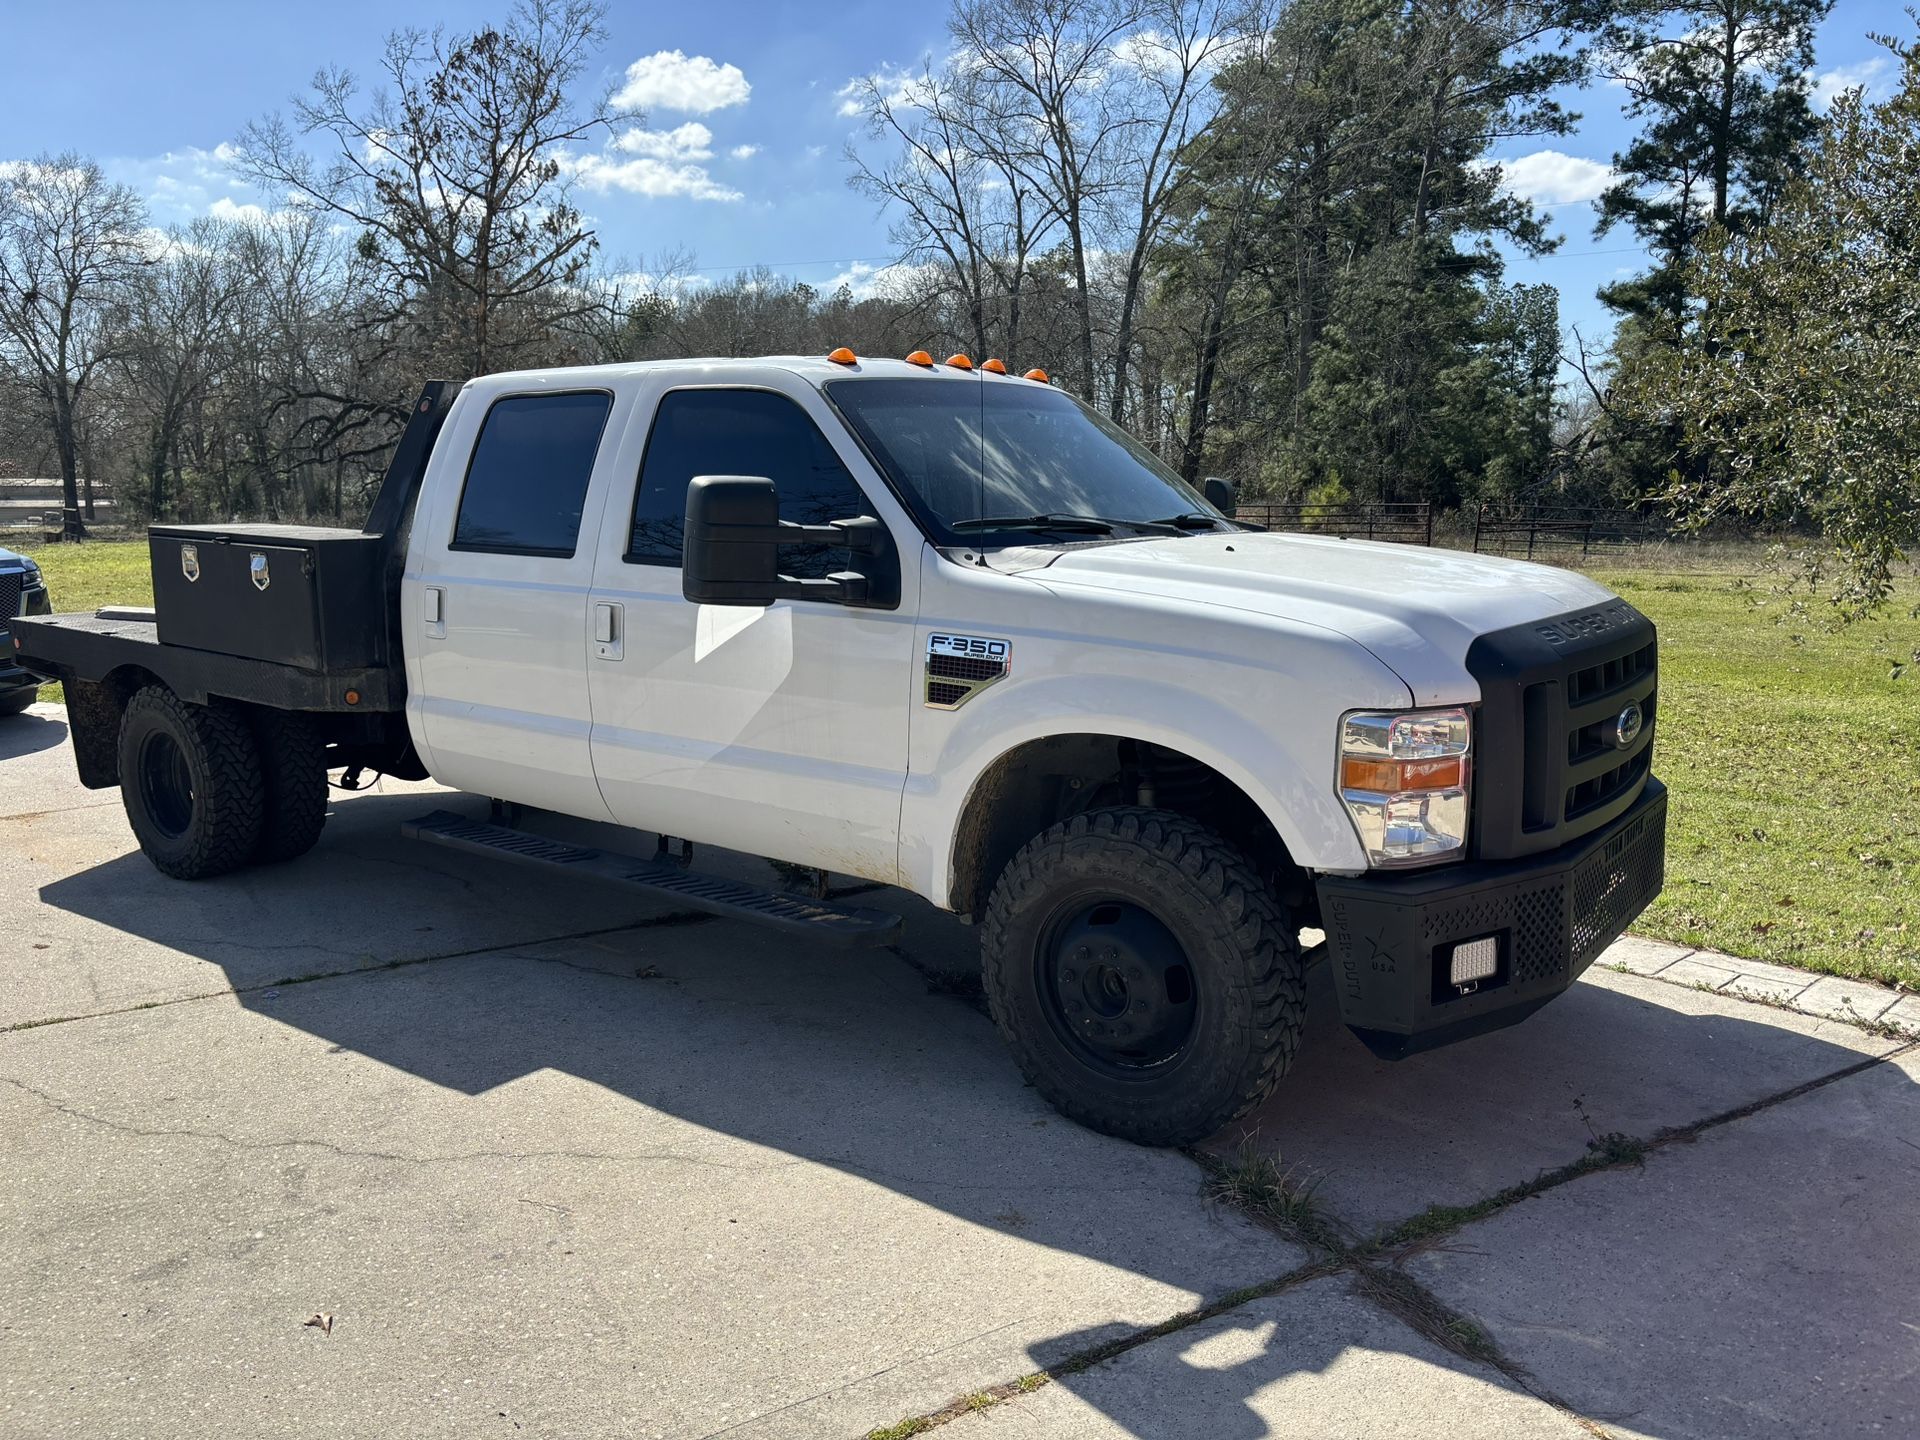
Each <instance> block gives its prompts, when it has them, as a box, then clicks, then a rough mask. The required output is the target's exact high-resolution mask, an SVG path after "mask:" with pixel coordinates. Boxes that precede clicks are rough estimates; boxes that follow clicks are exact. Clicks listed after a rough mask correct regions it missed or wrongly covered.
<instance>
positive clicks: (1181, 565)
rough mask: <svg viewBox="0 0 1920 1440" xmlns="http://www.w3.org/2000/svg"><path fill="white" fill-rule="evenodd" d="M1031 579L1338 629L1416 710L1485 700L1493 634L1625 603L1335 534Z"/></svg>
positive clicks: (1203, 544) (1575, 585) (1172, 552)
mask: <svg viewBox="0 0 1920 1440" xmlns="http://www.w3.org/2000/svg"><path fill="white" fill-rule="evenodd" d="M1027 574H1028V578H1030V579H1033V580H1037V581H1039V582H1040V583H1041V584H1043V585H1047V586H1050V587H1076V588H1082V589H1095V590H1115V591H1121V592H1124V593H1126V594H1128V595H1132V596H1151V597H1154V598H1157V599H1160V600H1164V601H1168V602H1172V603H1175V604H1183V605H1189V606H1191V607H1192V608H1193V609H1194V611H1195V612H1196V618H1200V617H1203V616H1204V614H1205V612H1206V611H1207V610H1208V609H1210V608H1214V607H1226V608H1229V609H1233V610H1243V611H1251V612H1253V613H1255V614H1262V615H1271V616H1273V617H1275V618H1278V619H1286V620H1292V621H1297V622H1301V623H1304V624H1309V625H1317V626H1320V627H1322V628H1324V629H1328V630H1335V631H1338V632H1339V633H1341V634H1343V635H1345V636H1347V637H1348V638H1349V639H1351V640H1353V641H1355V642H1356V643H1357V644H1360V645H1363V646H1365V647H1366V648H1367V649H1368V650H1370V651H1372V652H1373V653H1374V654H1375V655H1376V656H1378V657H1379V659H1380V660H1381V661H1382V662H1383V663H1384V664H1386V665H1387V666H1388V667H1389V668H1390V669H1392V670H1393V672H1394V673H1395V674H1397V675H1398V676H1399V677H1400V678H1401V679H1402V680H1404V681H1405V682H1406V683H1407V688H1408V689H1410V690H1411V691H1412V692H1413V696H1414V701H1415V703H1416V704H1423V705H1424V704H1441V703H1453V702H1458V701H1463V700H1474V699H1477V698H1479V697H1478V687H1477V686H1476V685H1475V683H1474V681H1473V679H1472V678H1471V677H1470V676H1469V675H1468V674H1467V673H1466V669H1465V663H1466V655H1467V647H1468V646H1469V645H1471V644H1472V643H1473V641H1474V639H1475V637H1477V636H1479V635H1483V634H1485V633H1486V632H1487V631H1489V630H1502V629H1505V628H1507V627H1508V626H1510V625H1519V624H1522V623H1524V622H1526V621H1528V620H1538V619H1542V618H1545V617H1546V616H1549V615H1564V614H1566V613H1567V612H1568V611H1571V610H1581V609H1585V608H1587V607H1589V606H1592V605H1596V604H1599V603H1600V602H1602V601H1605V600H1609V599H1612V598H1613V592H1612V591H1610V590H1608V589H1607V588H1606V587H1605V586H1602V585H1599V584H1596V583H1595V582H1594V581H1592V580H1589V579H1587V578H1586V577H1585V576H1584V575H1576V574H1574V573H1573V572H1572V571H1570V570H1560V569H1556V568H1554V567H1553V566H1550V565H1533V564H1529V563H1527V562H1526V561H1523V560H1502V559H1496V558H1494V557H1491V556H1486V555H1469V554H1464V553H1462V552H1460V551H1457V550H1431V549H1427V548H1425V547H1422V546H1416V545H1391V544H1385V543H1375V542H1370V541H1365V540H1343V539H1340V538H1338V537H1336V536H1331V535H1296V534H1260V533H1257V532H1248V533H1242V534H1237V535H1184V536H1179V537H1173V536H1169V537H1167V538H1166V539H1154V540H1136V541H1132V542H1129V543H1126V544H1120V545H1093V546H1084V547H1078V548H1074V549H1071V550H1067V551H1064V552H1061V553H1060V554H1059V556H1058V558H1057V559H1055V560H1054V561H1053V563H1051V564H1050V565H1047V566H1046V567H1045V568H1044V569H1040V570H1035V571H1029V572H1027Z"/></svg>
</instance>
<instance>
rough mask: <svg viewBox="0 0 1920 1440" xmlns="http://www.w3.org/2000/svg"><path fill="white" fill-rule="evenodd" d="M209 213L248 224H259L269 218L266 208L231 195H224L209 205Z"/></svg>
mask: <svg viewBox="0 0 1920 1440" xmlns="http://www.w3.org/2000/svg"><path fill="white" fill-rule="evenodd" d="M207 214H209V215H211V216H212V217H213V218H214V219H216V220H231V221H235V222H242V223H245V224H248V225H258V224H259V223H260V222H261V221H263V220H265V219H266V218H267V212H266V209H265V208H264V207H263V206H259V205H250V204H245V203H243V202H240V201H237V200H235V199H234V198H233V197H232V196H231V195H222V196H221V197H220V198H219V199H218V200H216V201H214V202H213V204H211V205H209V206H208V207H207Z"/></svg>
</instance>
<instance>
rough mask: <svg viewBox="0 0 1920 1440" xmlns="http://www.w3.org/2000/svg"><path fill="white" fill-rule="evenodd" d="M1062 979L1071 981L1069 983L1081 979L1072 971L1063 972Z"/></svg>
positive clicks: (1061, 973)
mask: <svg viewBox="0 0 1920 1440" xmlns="http://www.w3.org/2000/svg"><path fill="white" fill-rule="evenodd" d="M1060 978H1061V979H1062V980H1069V981H1071V980H1077V979H1079V978H1080V977H1079V976H1078V975H1076V974H1075V973H1074V972H1073V971H1071V970H1063V971H1061V972H1060Z"/></svg>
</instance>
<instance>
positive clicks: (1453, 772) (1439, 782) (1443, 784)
mask: <svg viewBox="0 0 1920 1440" xmlns="http://www.w3.org/2000/svg"><path fill="white" fill-rule="evenodd" d="M1465 783H1466V762H1465V761H1464V760H1462V759H1461V758H1460V757H1459V756H1457V755H1455V756H1449V757H1448V758H1446V759H1443V760H1359V759H1355V758H1353V757H1352V756H1348V757H1347V758H1345V759H1343V760H1342V761H1341V762H1340V788H1341V789H1342V790H1371V791H1373V792H1375V793H1376V794H1382V795H1394V794H1401V793H1404V792H1405V791H1408V790H1452V789H1454V788H1456V787H1457V786H1460V785H1464V784H1465Z"/></svg>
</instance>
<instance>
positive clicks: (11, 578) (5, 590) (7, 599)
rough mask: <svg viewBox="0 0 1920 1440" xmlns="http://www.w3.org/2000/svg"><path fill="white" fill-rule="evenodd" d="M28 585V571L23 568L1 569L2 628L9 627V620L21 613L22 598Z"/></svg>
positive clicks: (0, 615)
mask: <svg viewBox="0 0 1920 1440" xmlns="http://www.w3.org/2000/svg"><path fill="white" fill-rule="evenodd" d="M25 585H26V573H25V572H24V571H21V570H0V630H5V629H6V628H7V621H9V620H11V619H12V618H13V617H14V616H16V615H18V614H19V613H20V600H21V593H22V590H23V588H24V587H25Z"/></svg>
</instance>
